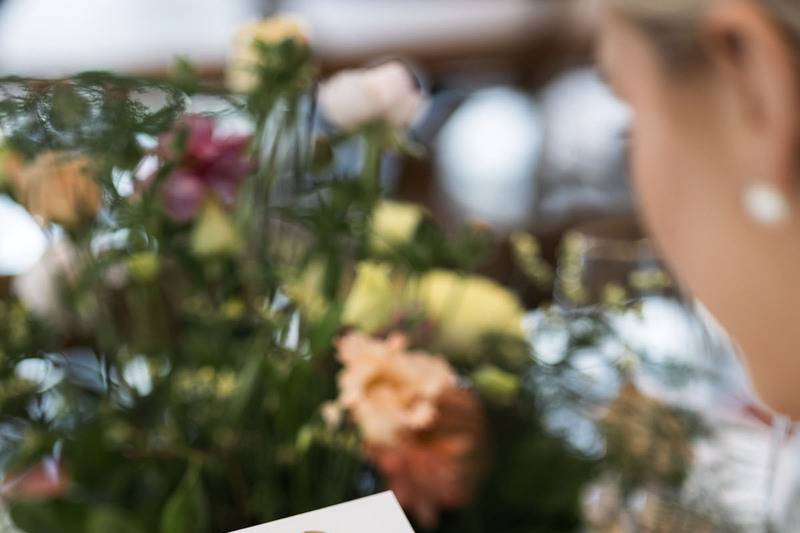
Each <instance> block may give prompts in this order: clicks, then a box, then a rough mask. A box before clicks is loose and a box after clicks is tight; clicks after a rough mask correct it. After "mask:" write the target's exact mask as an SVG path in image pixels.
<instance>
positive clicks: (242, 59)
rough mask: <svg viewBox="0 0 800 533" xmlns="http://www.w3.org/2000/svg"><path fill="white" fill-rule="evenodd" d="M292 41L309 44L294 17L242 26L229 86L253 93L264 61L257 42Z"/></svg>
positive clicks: (231, 60)
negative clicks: (261, 60) (260, 63)
mask: <svg viewBox="0 0 800 533" xmlns="http://www.w3.org/2000/svg"><path fill="white" fill-rule="evenodd" d="M290 39H291V40H294V41H297V42H298V43H307V42H308V35H307V32H306V30H305V28H304V27H303V25H302V24H301V22H300V21H298V20H297V19H295V18H293V17H288V16H276V17H270V18H267V19H264V20H259V21H256V22H251V23H249V24H246V25H244V26H242V27H241V28H240V29H239V31H238V32H237V33H236V36H235V37H234V41H233V48H232V50H231V54H230V58H229V61H228V72H227V83H228V87H229V88H230V89H231V90H232V91H234V92H239V93H249V92H251V91H252V90H253V89H255V88H256V87H257V86H258V82H259V80H258V67H259V61H260V59H261V55H260V53H259V50H258V46H257V43H263V44H267V45H271V44H279V43H281V42H283V41H286V40H290Z"/></svg>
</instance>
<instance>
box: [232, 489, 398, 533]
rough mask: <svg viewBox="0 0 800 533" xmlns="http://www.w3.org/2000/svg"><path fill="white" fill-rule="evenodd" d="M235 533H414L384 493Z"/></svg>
mask: <svg viewBox="0 0 800 533" xmlns="http://www.w3.org/2000/svg"><path fill="white" fill-rule="evenodd" d="M236 533H414V530H413V529H412V528H411V524H410V523H409V522H408V519H407V518H406V515H405V514H404V513H403V509H402V508H401V507H400V504H399V503H398V502H397V498H395V496H394V494H393V493H391V492H384V493H382V494H376V495H375V496H369V497H367V498H362V499H360V500H356V501H353V502H350V503H343V504H341V505H334V506H333V507H328V508H326V509H321V510H319V511H312V512H310V513H305V514H301V515H298V516H295V517H292V518H286V519H283V520H278V521H277V522H271V523H269V524H264V525H262V526H256V527H251V528H248V529H243V530H241V531H239V532H236Z"/></svg>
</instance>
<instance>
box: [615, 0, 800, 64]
mask: <svg viewBox="0 0 800 533" xmlns="http://www.w3.org/2000/svg"><path fill="white" fill-rule="evenodd" d="M608 1H609V2H610V3H611V4H612V5H613V6H614V8H615V9H617V11H618V12H620V13H621V14H623V15H624V16H626V17H628V18H629V19H631V20H633V21H634V22H636V23H637V24H638V25H639V26H640V27H642V29H643V30H644V31H645V33H647V34H648V35H649V36H650V37H651V38H652V39H653V40H654V41H655V43H656V44H657V45H658V46H659V48H660V49H661V50H662V51H663V55H664V57H665V58H666V59H667V60H668V62H669V63H671V64H679V65H687V64H688V65H692V64H698V63H702V61H703V60H704V58H705V56H704V53H703V47H702V43H701V42H700V38H699V28H700V24H701V22H702V18H703V15H704V13H705V11H706V9H707V8H708V7H709V5H710V4H711V2H713V1H714V0H608ZM752 1H753V2H754V3H756V4H758V5H760V6H762V7H763V9H764V10H765V11H766V12H767V13H768V14H769V15H770V16H771V17H772V18H773V19H774V20H775V23H776V24H777V25H778V27H779V28H780V30H781V31H783V32H784V33H785V35H786V38H787V39H788V40H789V41H790V42H791V43H792V44H793V45H794V46H795V48H796V49H797V51H798V54H797V55H798V61H800V0H752Z"/></svg>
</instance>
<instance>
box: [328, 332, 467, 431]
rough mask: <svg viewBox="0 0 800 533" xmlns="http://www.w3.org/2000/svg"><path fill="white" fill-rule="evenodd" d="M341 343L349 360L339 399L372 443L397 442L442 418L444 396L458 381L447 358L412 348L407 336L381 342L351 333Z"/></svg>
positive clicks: (341, 355)
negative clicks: (440, 406) (438, 409)
mask: <svg viewBox="0 0 800 533" xmlns="http://www.w3.org/2000/svg"><path fill="white" fill-rule="evenodd" d="M338 347H339V359H340V360H341V362H342V363H343V364H344V370H342V372H341V374H340V375H339V389H340V392H341V393H340V396H339V401H338V403H339V405H340V407H341V408H343V409H345V410H347V411H349V412H350V414H351V415H352V416H353V419H354V420H355V422H356V423H357V424H358V426H359V428H360V429H361V431H362V434H363V437H364V439H365V441H367V442H369V443H376V444H389V445H391V444H392V443H394V442H396V440H397V439H398V437H399V436H400V434H401V433H402V432H404V431H409V430H418V429H422V428H425V427H426V426H428V425H429V424H430V423H431V422H432V421H433V420H434V418H435V417H436V401H437V399H438V397H439V395H441V394H442V392H444V391H446V390H448V389H451V388H453V387H455V386H456V385H457V377H456V374H455V372H454V371H453V369H452V368H451V367H450V365H449V364H448V363H447V362H446V361H445V360H443V359H441V358H439V357H434V356H431V355H429V354H427V353H423V352H409V351H407V349H406V347H407V341H406V338H405V337H404V336H403V335H397V334H395V335H392V336H390V337H389V338H388V339H387V340H380V339H375V338H372V337H369V336H367V335H364V334H362V333H351V334H349V335H346V336H345V337H343V338H342V339H340V341H339V345H338Z"/></svg>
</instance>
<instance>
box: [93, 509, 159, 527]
mask: <svg viewBox="0 0 800 533" xmlns="http://www.w3.org/2000/svg"><path fill="white" fill-rule="evenodd" d="M85 531H86V533H109V532H112V531H113V532H114V533H146V532H147V530H146V529H144V528H143V527H142V526H141V524H139V523H137V522H136V520H134V519H133V517H131V516H130V515H128V514H126V513H124V512H122V511H121V510H118V509H114V508H113V507H100V508H97V509H95V510H93V511H92V512H91V514H90V515H89V517H88V522H87V524H86V530H85Z"/></svg>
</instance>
